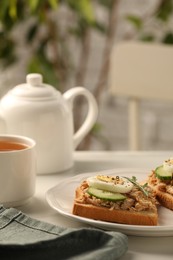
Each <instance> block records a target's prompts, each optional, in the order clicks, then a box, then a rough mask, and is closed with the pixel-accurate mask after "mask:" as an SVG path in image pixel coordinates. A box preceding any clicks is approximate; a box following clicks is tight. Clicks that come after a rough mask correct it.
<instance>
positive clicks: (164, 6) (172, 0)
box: [126, 0, 173, 44]
mask: <svg viewBox="0 0 173 260" xmlns="http://www.w3.org/2000/svg"><path fill="white" fill-rule="evenodd" d="M158 3H159V4H158V5H156V9H155V10H154V12H153V13H152V14H151V15H150V17H141V16H137V15H131V14H130V15H127V16H126V19H127V20H128V21H129V22H130V23H131V24H132V25H133V26H134V27H135V29H136V30H137V31H138V38H139V39H140V40H142V41H149V42H151V41H156V40H157V39H156V38H157V37H156V35H155V33H151V32H148V33H147V32H146V31H145V23H146V20H147V19H151V18H152V23H153V22H154V23H155V24H158V23H159V24H160V30H161V25H162V26H163V27H164V26H165V25H166V24H168V23H169V21H170V20H171V19H172V16H173V0H160V1H159V0H158ZM144 31H145V32H144ZM160 42H162V43H165V44H173V28H171V29H170V27H168V28H167V30H166V31H165V33H164V34H163V36H162V38H161V39H160Z"/></svg>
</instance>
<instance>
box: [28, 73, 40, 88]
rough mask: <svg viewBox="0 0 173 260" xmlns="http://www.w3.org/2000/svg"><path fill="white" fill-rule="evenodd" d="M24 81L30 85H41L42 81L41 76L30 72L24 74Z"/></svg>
mask: <svg viewBox="0 0 173 260" xmlns="http://www.w3.org/2000/svg"><path fill="white" fill-rule="evenodd" d="M26 82H27V83H28V84H30V85H35V86H39V85H40V86H41V85H42V83H43V77H42V75H41V74H38V73H31V74H28V75H27V76H26Z"/></svg>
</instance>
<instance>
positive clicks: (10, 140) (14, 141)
mask: <svg viewBox="0 0 173 260" xmlns="http://www.w3.org/2000/svg"><path fill="white" fill-rule="evenodd" d="M35 177H36V152H35V141H34V140H32V139H30V138H28V137H24V136H18V135H0V204H3V205H5V206H7V207H8V206H10V207H11V206H13V207H14V206H19V205H21V204H24V203H25V202H27V201H28V200H29V199H30V198H31V197H32V196H33V195H34V192H35Z"/></svg>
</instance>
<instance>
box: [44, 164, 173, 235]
mask: <svg viewBox="0 0 173 260" xmlns="http://www.w3.org/2000/svg"><path fill="white" fill-rule="evenodd" d="M98 173H99V174H106V175H114V176H116V175H119V176H126V177H132V176H136V177H137V179H138V181H141V180H145V179H146V176H147V174H148V172H147V170H141V169H111V170H106V171H102V172H92V173H91V172H90V173H84V174H79V175H76V176H74V177H72V178H68V179H65V180H63V181H61V182H60V183H58V185H56V186H55V187H53V188H51V189H50V190H48V191H47V193H46V199H47V202H48V203H49V205H50V206H51V207H52V208H53V209H55V210H56V211H58V212H59V213H60V214H62V215H64V216H66V217H69V218H71V219H74V220H77V221H80V222H83V223H87V224H90V225H92V226H95V227H98V228H101V229H104V230H112V231H119V232H123V233H124V234H127V235H138V236H172V235H173V212H172V211H171V210H168V209H165V208H163V207H159V212H158V213H159V223H158V225H157V226H139V225H137V226H136V225H125V224H118V223H112V222H111V223H110V222H105V221H99V220H93V219H88V218H83V217H79V216H75V215H73V214H72V213H71V212H72V206H73V200H74V195H75V189H76V187H77V186H79V185H80V183H81V182H82V181H83V180H85V179H86V178H87V177H89V176H92V175H97V174H98Z"/></svg>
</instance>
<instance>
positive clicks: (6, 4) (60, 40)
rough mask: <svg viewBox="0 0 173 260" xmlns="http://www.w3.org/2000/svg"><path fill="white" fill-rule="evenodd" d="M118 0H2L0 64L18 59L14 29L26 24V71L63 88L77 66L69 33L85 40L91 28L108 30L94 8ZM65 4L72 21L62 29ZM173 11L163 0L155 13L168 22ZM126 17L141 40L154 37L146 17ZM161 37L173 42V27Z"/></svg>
mask: <svg viewBox="0 0 173 260" xmlns="http://www.w3.org/2000/svg"><path fill="white" fill-rule="evenodd" d="M115 1H118V0H94V1H92V0H1V1H0V68H1V69H2V68H7V67H8V66H10V65H12V64H14V63H15V62H17V60H18V59H19V56H18V54H17V47H18V46H17V45H18V42H17V40H16V38H18V36H17V35H15V33H14V31H15V30H16V28H17V27H19V26H21V25H22V24H26V27H25V30H22V31H21V34H20V35H19V37H20V38H22V39H23V41H24V43H25V45H26V48H28V50H31V52H30V55H29V57H30V58H29V60H28V63H27V68H26V73H30V72H38V73H41V74H43V75H44V80H45V81H46V82H47V83H49V84H52V85H54V86H55V87H57V88H59V89H61V90H63V86H64V85H65V81H66V79H67V78H68V76H69V75H70V73H72V71H73V70H74V64H73V60H72V59H71V56H72V55H71V50H70V48H69V41H68V39H69V37H72V38H75V39H77V40H78V41H79V42H80V43H82V42H83V41H84V38H85V36H86V33H87V31H88V30H96V31H98V32H100V33H103V34H106V33H107V28H106V25H105V23H104V24H103V22H101V21H100V20H99V19H98V17H97V16H96V12H95V11H96V10H95V8H96V6H97V7H98V5H100V6H101V7H102V8H105V10H106V9H107V10H110V8H112V5H113V2H115ZM62 7H65V8H66V9H68V10H69V11H70V12H71V14H72V17H73V20H72V22H69V23H68V21H67V25H66V26H64V27H63V29H62V23H61V18H60V17H59V12H58V11H59V10H60V9H61V8H62ZM172 13H173V1H172V0H167V1H165V0H161V1H160V4H159V5H158V7H157V10H156V11H155V13H154V14H153V17H154V19H156V20H159V21H160V22H162V23H166V22H168V21H169V19H170V17H171V15H172ZM67 19H68V18H67ZM126 19H127V21H128V22H129V23H131V24H132V25H133V26H134V28H135V29H136V31H137V33H138V38H139V39H140V40H143V41H154V40H155V35H154V34H151V32H148V33H147V32H146V31H145V30H144V29H145V18H143V17H140V16H137V15H132V14H128V15H127V16H126ZM144 31H145V33H144ZM19 33H20V31H19ZM161 41H162V42H163V43H165V44H173V30H171V29H170V28H169V29H168V31H166V33H165V35H164V36H163V38H162V39H161ZM50 52H51V53H53V55H50Z"/></svg>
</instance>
